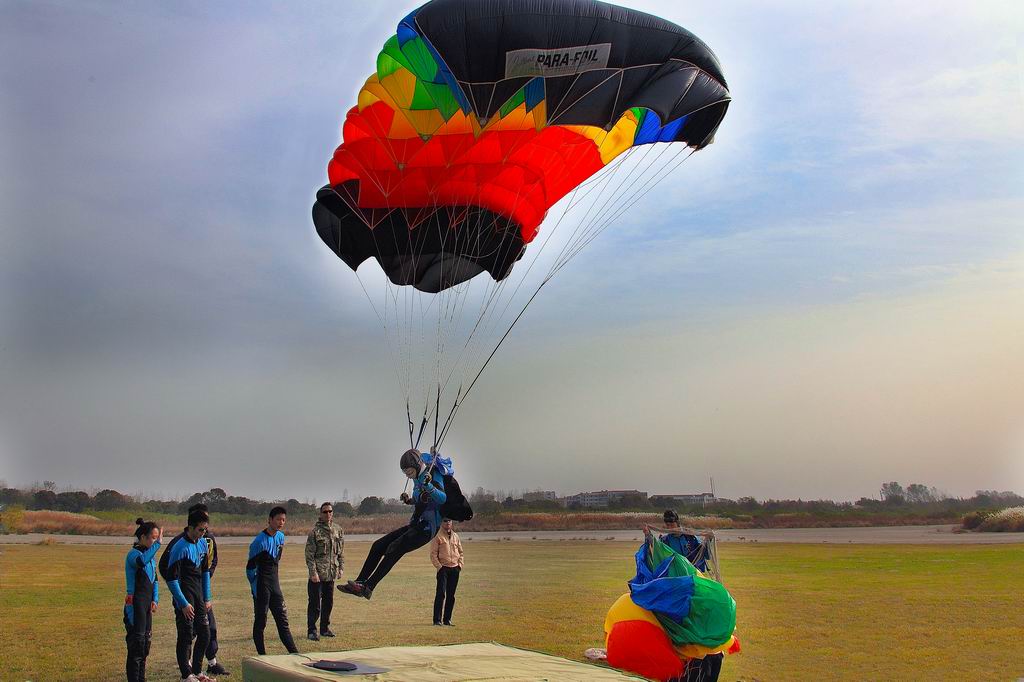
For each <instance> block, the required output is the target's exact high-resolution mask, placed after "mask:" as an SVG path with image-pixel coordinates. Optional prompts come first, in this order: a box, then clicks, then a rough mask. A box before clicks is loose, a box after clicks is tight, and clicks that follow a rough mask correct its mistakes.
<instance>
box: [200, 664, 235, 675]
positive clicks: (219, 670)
mask: <svg viewBox="0 0 1024 682" xmlns="http://www.w3.org/2000/svg"><path fill="white" fill-rule="evenodd" d="M206 672H207V673H208V674H210V675H224V676H225V677H226V676H228V675H230V674H231V673H229V672H228V671H227V670H225V669H224V666H222V665H221V664H220V661H218V662H216V663H214V664H213V665H208V666H206Z"/></svg>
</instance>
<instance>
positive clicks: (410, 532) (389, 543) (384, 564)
mask: <svg viewBox="0 0 1024 682" xmlns="http://www.w3.org/2000/svg"><path fill="white" fill-rule="evenodd" d="M428 542H430V531H429V530H427V529H426V528H424V527H423V526H420V525H418V524H417V525H413V524H409V525H408V526H402V527H401V528H396V529H395V530H393V531H391V532H390V533H388V534H387V535H385V536H383V537H379V538H377V539H376V540H375V541H374V543H373V545H371V546H370V553H369V554H367V555H366V561H364V562H363V570H361V571H359V577H357V578H356V581H357V582H360V583H363V584H364V585H369V587H370V589H371V590H372V589H374V588H376V587H377V583H379V582H380V581H381V580H383V579H384V576H386V575H387V574H388V571H390V570H391V569H392V568H394V567H395V564H397V563H398V560H399V559H401V558H402V557H403V556H405V555H406V554H408V553H409V552H411V551H413V550H416V549H419V548H420V547H422V546H423V545H425V544H427V543H428Z"/></svg>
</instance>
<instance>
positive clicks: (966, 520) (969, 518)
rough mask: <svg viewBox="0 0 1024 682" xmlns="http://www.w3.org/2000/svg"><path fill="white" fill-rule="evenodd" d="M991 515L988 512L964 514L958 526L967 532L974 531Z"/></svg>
mask: <svg viewBox="0 0 1024 682" xmlns="http://www.w3.org/2000/svg"><path fill="white" fill-rule="evenodd" d="M991 515H992V512H990V511H972V512H967V513H966V514H964V517H963V519H961V521H960V525H961V526H963V527H964V528H965V529H967V530H975V529H976V528H977V527H978V526H980V525H981V524H982V522H983V521H984V520H985V519H986V518H988V517H989V516H991Z"/></svg>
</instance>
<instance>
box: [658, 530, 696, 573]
mask: <svg viewBox="0 0 1024 682" xmlns="http://www.w3.org/2000/svg"><path fill="white" fill-rule="evenodd" d="M660 540H661V541H662V542H664V543H665V544H666V545H668V546H669V547H671V548H672V551H674V552H675V553H676V554H682V555H683V556H684V557H686V559H687V561H689V562H690V563H691V564H693V565H694V567H695V568H696V569H697V570H698V571H701V572H703V571H706V570H708V557H707V555H706V554H705V553H704V552H703V551H702V549H703V543H702V542H701V539H700V538H699V537H697V536H696V535H687V534H686V533H682V534H680V535H676V534H675V533H668V534H666V535H662V536H661V538H660Z"/></svg>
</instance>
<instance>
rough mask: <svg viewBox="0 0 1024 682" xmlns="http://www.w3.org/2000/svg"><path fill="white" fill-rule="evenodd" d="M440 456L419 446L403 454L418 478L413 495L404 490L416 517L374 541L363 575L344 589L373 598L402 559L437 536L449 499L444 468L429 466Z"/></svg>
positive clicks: (405, 463) (401, 461)
mask: <svg viewBox="0 0 1024 682" xmlns="http://www.w3.org/2000/svg"><path fill="white" fill-rule="evenodd" d="M437 456H438V455H436V454H429V455H428V454H424V455H420V453H419V451H417V450H415V449H412V450H406V451H405V453H403V454H402V457H401V458H400V459H399V462H398V465H399V466H400V467H401V469H402V471H403V472H404V473H405V475H406V476H407V477H409V478H410V479H412V480H413V481H415V483H414V484H413V490H412V495H411V496H410V495H408V494H406V493H402V497H401V499H402V502H405V503H406V504H413V505H416V507H415V509H414V510H413V513H412V517H411V518H410V519H409V523H408V524H406V525H404V526H402V527H401V528H396V529H395V530H393V531H391V532H390V533H388V534H387V535H385V536H383V537H381V538H378V539H377V540H376V541H374V543H373V545H372V546H371V547H370V553H369V554H368V555H367V556H366V561H365V562H363V569H362V570H361V571H359V575H358V576H357V577H356V579H355V580H354V581H352V580H350V581H348V583H347V584H345V585H338V589H339V590H340V591H342V592H345V593H346V594H354V595H356V596H357V597H364V598H366V599H369V598H370V597H371V596H372V595H373V590H374V589H376V587H377V584H378V583H379V582H380V581H381V580H383V579H384V576H386V575H387V574H388V571H390V570H391V569H392V568H394V566H395V564H397V563H398V561H399V559H401V558H402V557H403V556H405V555H406V554H408V553H409V552H412V551H413V550H416V549H419V548H420V547H422V546H423V545H425V544H427V543H428V542H430V541H431V539H433V537H434V536H435V535H437V531H438V529H439V528H440V527H441V505H442V504H444V502H445V500H447V499H448V497H447V495H445V492H444V477H443V475H442V473H441V467H432V466H429V465H430V464H431V463H432V462H433V458H434V457H437ZM446 461H447V460H446ZM449 464H450V462H449Z"/></svg>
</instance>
